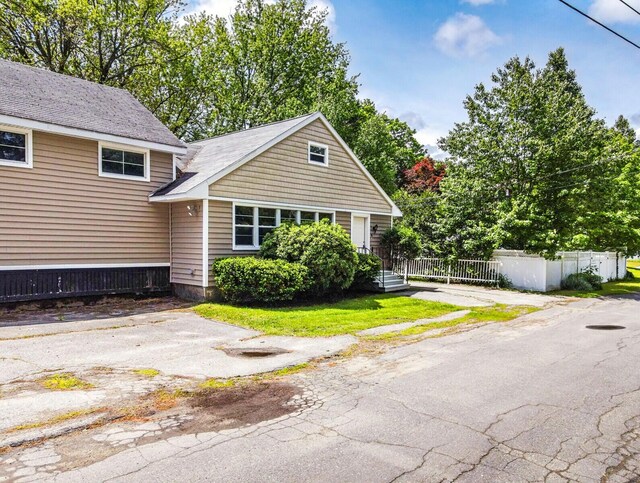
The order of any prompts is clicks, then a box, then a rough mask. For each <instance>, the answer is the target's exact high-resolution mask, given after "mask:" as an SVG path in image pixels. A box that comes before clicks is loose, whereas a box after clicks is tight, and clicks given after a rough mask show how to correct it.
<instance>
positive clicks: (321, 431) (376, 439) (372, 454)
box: [42, 297, 640, 482]
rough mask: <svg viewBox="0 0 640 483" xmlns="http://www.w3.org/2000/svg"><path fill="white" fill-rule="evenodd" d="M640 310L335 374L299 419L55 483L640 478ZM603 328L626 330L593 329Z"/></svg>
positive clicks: (309, 384) (302, 382)
mask: <svg viewBox="0 0 640 483" xmlns="http://www.w3.org/2000/svg"><path fill="white" fill-rule="evenodd" d="M639 309H640V300H639V299H638V298H637V297H636V298H615V299H614V298H610V299H607V300H584V301H579V302H575V303H572V304H569V305H566V306H555V307H553V308H551V309H548V310H545V311H542V312H538V313H536V314H532V315H531V316H527V317H525V318H524V319H520V320H516V321H513V322H510V323H507V324H489V325H485V326H482V327H478V328H474V329H472V330H468V331H465V332H460V333H458V334H455V335H451V336H448V337H440V338H432V339H427V340H423V341H422V342H419V343H417V344H411V345H406V346H402V347H399V348H396V349H393V350H391V351H389V352H386V353H385V354H382V355H376V356H361V357H356V358H352V359H348V360H346V361H344V362H343V363H341V364H338V365H327V366H325V367H323V368H321V369H319V370H317V371H313V372H309V373H308V374H303V375H301V376H297V378H296V379H295V383H296V384H297V385H299V386H300V387H301V390H302V391H304V392H302V397H303V398H305V400H306V401H307V403H306V405H305V406H304V408H302V409H300V410H299V411H296V412H295V413H292V414H288V415H285V416H282V417H279V418H276V419H273V420H269V421H264V422H262V423H260V424H255V425H248V426H243V427H240V428H237V429H234V430H229V431H223V432H206V431H201V432H199V433H198V434H192V435H188V434H185V435H181V436H177V437H172V438H167V439H163V440H161V441H157V442H155V443H152V444H144V445H143V444H140V445H137V446H136V447H135V448H132V449H129V450H126V451H124V452H121V453H118V454H116V455H114V456H112V457H109V458H107V459H105V460H103V461H100V462H96V463H94V464H91V465H89V466H86V467H84V468H79V469H76V470H73V471H70V472H66V473H62V474H59V475H58V476H57V478H56V481H104V480H107V479H109V478H114V479H116V480H117V481H141V482H143V481H144V482H147V481H187V480H188V481H226V482H233V481H238V482H241V481H242V482H246V481H279V482H287V481H291V482H300V481H318V482H320V481H322V482H326V481H336V482H338V481H350V482H358V481H363V482H391V481H459V482H462V481H468V482H479V481H480V482H484V481H486V482H498V481H505V482H507V481H508V482H516V481H549V482H555V481H589V482H592V481H593V482H598V481H604V482H606V481H616V482H628V481H635V480H637V478H638V477H639V476H640V376H639V374H640V315H639V314H640V310H639ZM602 324H615V325H620V326H623V327H624V328H623V329H619V330H591V329H589V328H587V327H586V326H588V325H602ZM132 444H135V443H132ZM42 451H44V450H42ZM47 451H50V452H53V454H55V448H54V447H52V448H50V449H47ZM47 454H49V455H50V454H51V453H47ZM54 467H55V465H54Z"/></svg>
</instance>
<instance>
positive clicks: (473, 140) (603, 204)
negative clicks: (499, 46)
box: [438, 49, 640, 257]
mask: <svg viewBox="0 0 640 483" xmlns="http://www.w3.org/2000/svg"><path fill="white" fill-rule="evenodd" d="M491 81H492V86H491V87H489V88H488V87H486V86H484V85H483V84H479V85H478V86H477V87H476V89H475V92H474V94H473V95H472V96H468V97H467V99H466V100H465V103H464V105H465V109H466V110H467V114H468V120H467V121H466V122H462V123H458V124H456V125H455V127H454V128H453V129H452V130H451V131H450V132H449V134H448V136H446V137H445V138H443V139H441V140H440V143H439V144H440V147H441V148H442V149H444V150H446V151H447V152H449V153H450V154H451V162H452V164H453V165H454V166H455V169H451V170H450V171H449V173H448V176H447V178H446V179H445V180H444V181H443V183H442V185H441V189H442V193H443V194H442V200H441V203H440V206H439V217H438V219H439V221H440V222H441V223H442V226H441V227H440V230H441V231H442V233H441V236H442V237H443V239H444V240H445V242H446V243H451V244H452V246H451V250H453V251H454V253H456V254H460V255H464V256H468V255H484V256H486V255H487V253H490V251H491V250H492V249H493V248H496V247H498V246H502V247H504V248H514V249H524V250H527V251H529V252H535V253H541V254H544V255H546V256H550V257H552V256H554V255H555V253H556V252H557V251H559V250H563V249H570V248H575V247H581V248H583V249H584V248H590V249H604V248H609V249H611V248H615V247H617V248H619V249H622V248H623V247H627V248H630V247H631V246H632V245H633V244H634V243H632V240H631V239H632V238H634V237H635V238H637V237H638V235H639V234H638V233H637V232H636V230H635V228H633V220H635V219H636V217H637V214H638V211H639V210H640V205H635V206H632V205H633V202H632V201H631V199H630V198H629V197H633V194H632V191H633V190H625V189H624V187H625V183H633V182H632V180H631V179H630V178H629V174H628V173H626V172H625V169H626V170H627V171H633V170H634V169H635V168H633V166H637V150H635V149H634V148H633V146H634V140H635V136H632V135H631V132H630V130H629V126H628V123H626V124H625V122H624V121H623V120H619V121H618V122H617V123H616V127H615V128H613V129H612V130H611V129H607V128H606V126H605V123H604V121H602V120H601V119H598V118H596V116H595V111H594V109H592V108H591V107H590V106H589V105H588V104H587V102H586V100H585V98H584V95H583V93H582V89H581V87H580V85H579V84H578V82H577V80H576V76H575V72H574V71H573V70H571V69H569V67H568V63H567V60H566V57H565V54H564V51H563V50H562V49H558V50H556V51H554V52H551V54H550V55H549V59H548V62H547V64H546V65H545V66H544V67H543V68H542V69H536V68H535V66H534V64H533V62H532V61H531V60H530V59H529V58H526V59H524V60H521V59H519V58H517V57H516V58H513V59H511V60H509V61H508V62H507V63H506V64H505V66H504V67H502V68H500V69H498V70H497V72H496V73H495V74H494V75H493V76H492V78H491ZM634 157H636V158H635V159H636V161H633V159H634ZM621 177H622V179H624V182H622V181H621ZM636 188H637V184H636ZM623 207H624V208H623ZM616 212H618V215H615V213H616ZM623 213H624V215H623ZM632 233H635V235H632ZM623 234H626V235H623ZM623 239H624V240H625V241H623ZM635 243H637V242H635Z"/></svg>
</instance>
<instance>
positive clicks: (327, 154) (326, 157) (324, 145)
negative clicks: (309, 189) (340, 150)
mask: <svg viewBox="0 0 640 483" xmlns="http://www.w3.org/2000/svg"><path fill="white" fill-rule="evenodd" d="M311 146H315V147H317V148H323V149H324V159H325V162H324V163H319V162H318V161H313V160H312V159H311ZM307 162H308V163H309V164H313V165H315V166H324V167H325V168H326V167H327V166H329V146H327V145H326V144H322V143H317V142H315V141H309V142H308V143H307Z"/></svg>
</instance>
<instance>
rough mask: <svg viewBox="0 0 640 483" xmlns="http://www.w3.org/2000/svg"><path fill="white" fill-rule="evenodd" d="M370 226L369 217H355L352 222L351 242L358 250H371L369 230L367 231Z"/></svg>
mask: <svg viewBox="0 0 640 483" xmlns="http://www.w3.org/2000/svg"><path fill="white" fill-rule="evenodd" d="M368 224H369V218H368V217H366V216H359V215H353V218H352V220H351V241H352V242H353V243H355V244H356V246H357V247H358V248H361V247H366V248H369V230H368V229H367V225H368Z"/></svg>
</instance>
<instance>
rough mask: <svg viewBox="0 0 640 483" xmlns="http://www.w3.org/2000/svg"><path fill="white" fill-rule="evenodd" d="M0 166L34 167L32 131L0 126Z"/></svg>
mask: <svg viewBox="0 0 640 483" xmlns="http://www.w3.org/2000/svg"><path fill="white" fill-rule="evenodd" d="M0 166H13V167H19V168H31V167H33V158H32V154H31V131H29V130H28V129H19V128H14V127H9V126H6V127H5V126H0Z"/></svg>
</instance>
